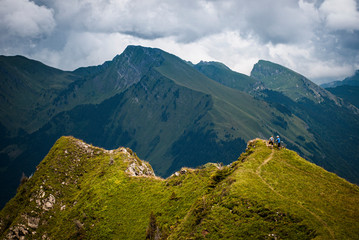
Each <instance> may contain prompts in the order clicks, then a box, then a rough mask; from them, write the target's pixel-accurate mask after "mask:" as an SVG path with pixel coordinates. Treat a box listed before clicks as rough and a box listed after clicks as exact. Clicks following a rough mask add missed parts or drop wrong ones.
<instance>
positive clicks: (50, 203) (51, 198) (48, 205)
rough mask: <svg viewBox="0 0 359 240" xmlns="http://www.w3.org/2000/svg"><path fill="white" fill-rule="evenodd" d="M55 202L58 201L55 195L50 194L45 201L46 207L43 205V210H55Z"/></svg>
mask: <svg viewBox="0 0 359 240" xmlns="http://www.w3.org/2000/svg"><path fill="white" fill-rule="evenodd" d="M55 202H56V199H55V197H54V195H52V194H50V195H49V196H48V197H47V198H46V199H45V200H43V203H44V205H42V209H44V210H45V211H48V210H50V209H51V208H53V206H54V204H55Z"/></svg>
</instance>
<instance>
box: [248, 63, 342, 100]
mask: <svg viewBox="0 0 359 240" xmlns="http://www.w3.org/2000/svg"><path fill="white" fill-rule="evenodd" d="M251 77H253V78H255V79H257V80H259V81H261V82H263V84H264V86H265V87H266V88H268V89H271V90H273V91H278V92H281V93H283V94H284V95H285V96H287V97H289V98H291V99H292V100H294V101H296V102H297V101H300V100H303V99H308V100H310V101H313V102H316V103H321V102H323V101H324V98H328V99H331V100H332V101H335V102H338V100H337V99H336V97H335V96H334V95H332V94H330V93H329V92H327V91H325V90H324V89H323V88H321V87H319V86H318V85H316V84H315V83H313V82H311V81H310V80H309V79H307V78H305V77H304V76H302V75H300V74H298V73H296V72H294V71H292V70H290V69H288V68H286V67H283V66H281V65H279V64H275V63H272V62H269V61H264V60H260V61H258V63H256V64H255V65H254V67H253V69H252V71H251Z"/></svg>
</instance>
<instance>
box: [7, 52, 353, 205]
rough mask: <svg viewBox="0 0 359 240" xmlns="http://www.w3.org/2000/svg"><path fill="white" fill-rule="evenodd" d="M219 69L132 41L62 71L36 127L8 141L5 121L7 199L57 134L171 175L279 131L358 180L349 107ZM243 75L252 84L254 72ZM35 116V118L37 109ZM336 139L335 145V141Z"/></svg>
mask: <svg viewBox="0 0 359 240" xmlns="http://www.w3.org/2000/svg"><path fill="white" fill-rule="evenodd" d="M210 65H211V66H212V67H218V66H219V65H218V64H213V63H211V64H210ZM275 67H276V66H274V67H273V68H272V69H271V72H274V73H275V71H276V68H275ZM220 68H221V71H218V72H215V73H216V74H217V75H216V76H217V77H216V78H215V77H213V76H211V75H210V73H209V72H208V71H207V70H206V69H204V68H203V69H202V70H201V71H198V69H196V68H195V66H194V65H190V64H188V63H187V62H185V61H183V60H182V59H180V58H178V57H176V56H175V55H173V54H170V53H166V52H164V51H162V50H160V49H153V48H145V47H140V46H129V47H128V48H126V50H125V51H124V52H123V53H122V54H120V55H117V56H116V57H114V59H113V60H112V61H108V62H105V63H104V64H102V65H99V66H95V67H88V68H80V69H77V70H75V71H74V72H70V73H68V72H66V73H64V74H70V75H69V76H71V77H73V78H66V79H65V81H66V83H67V84H64V86H65V87H64V89H62V90H61V91H59V93H56V94H54V95H53V96H52V100H51V101H49V102H47V103H48V104H49V105H46V107H47V108H46V109H47V110H46V111H45V112H46V113H49V115H46V117H44V118H39V120H38V122H39V123H41V124H39V128H38V130H36V131H29V129H26V128H24V129H21V128H20V129H17V130H16V131H18V132H19V133H18V134H17V135H16V136H15V137H14V136H10V135H9V134H8V133H7V131H9V129H7V127H9V126H6V124H5V125H4V124H2V122H1V124H2V125H0V131H2V132H1V133H2V135H1V137H0V147H1V148H0V157H1V160H2V161H1V164H2V165H1V168H0V170H1V173H2V174H1V175H0V182H1V189H2V190H3V191H4V192H7V194H8V195H7V199H6V200H3V202H5V201H7V200H8V199H9V198H10V195H11V194H12V193H13V192H14V190H15V189H16V187H17V185H18V179H19V178H20V177H21V175H22V172H25V173H26V174H27V175H29V174H31V172H33V170H34V169H35V166H36V165H37V164H38V162H39V161H40V159H42V158H43V157H44V156H45V155H46V153H47V152H48V151H49V149H50V148H51V146H52V145H53V143H54V142H55V141H56V140H57V139H58V138H59V137H61V136H63V135H73V136H75V137H77V138H80V139H84V140H85V141H86V142H89V143H91V144H94V145H96V146H100V147H103V148H107V149H108V148H113V147H116V146H119V145H122V146H127V147H130V148H131V149H133V150H134V151H135V152H136V153H137V154H138V155H139V156H140V157H141V158H142V159H146V160H147V161H149V162H150V163H151V165H152V166H153V168H154V169H155V171H156V173H157V174H158V175H161V176H169V175H171V174H172V173H173V172H175V171H177V170H179V169H180V168H181V167H182V166H188V167H196V166H199V165H203V164H204V163H205V162H208V161H217V159H221V162H223V163H224V164H228V163H229V162H230V161H231V160H232V159H234V157H235V156H236V154H238V152H242V151H244V150H245V148H246V142H247V141H248V140H250V139H253V138H255V137H258V136H259V137H262V138H267V137H269V136H270V135H278V134H279V135H280V136H281V137H282V140H283V141H284V143H285V144H286V145H287V146H288V147H290V148H291V149H294V150H296V151H297V152H298V153H300V154H301V156H304V157H306V159H309V160H311V161H313V162H316V163H318V164H320V165H321V166H324V167H325V168H326V169H328V170H331V171H333V172H336V173H338V174H340V175H341V176H344V177H346V179H349V180H350V181H352V182H357V181H358V180H357V176H358V175H357V172H358V171H359V169H357V164H356V162H357V161H358V159H359V158H358V157H357V156H358V153H357V150H356V148H355V147H351V146H354V145H353V144H355V142H356V141H357V139H358V136H357V134H356V133H357V132H358V130H357V127H355V126H358V125H356V121H357V118H356V117H355V116H353V114H352V113H351V112H350V110H349V109H347V108H344V107H340V106H337V105H335V104H333V103H332V102H330V101H326V99H325V98H323V99H324V101H322V102H321V103H320V104H319V103H317V101H314V102H313V101H311V100H310V99H308V98H303V99H302V100H301V101H297V102H296V101H294V100H293V99H292V98H290V97H291V96H288V95H285V94H284V93H283V92H280V91H275V90H274V89H270V88H268V87H266V88H265V87H264V85H263V84H262V83H259V84H258V85H256V84H255V85H251V84H249V85H248V84H247V83H246V82H243V83H241V82H240V81H241V80H240V79H241V78H240V77H238V76H242V75H238V74H237V73H235V72H233V71H231V70H230V69H229V68H226V67H223V65H220ZM18 73H21V71H20V70H19V72H18ZM60 73H61V74H62V73H63V72H60ZM19 75H20V74H19ZM222 76H223V77H222ZM228 76H235V77H236V79H237V77H238V79H237V80H236V84H237V83H238V85H237V87H238V86H240V87H241V88H243V89H245V90H244V91H242V90H239V89H235V87H234V86H233V85H230V84H227V85H226V86H225V84H224V83H225V82H229V83H230V82H231V78H227V77H228ZM290 76H291V75H290ZM293 76H294V79H298V75H297V74H294V75H293ZM277 77H281V76H277ZM300 78H301V77H299V80H300ZM1 79H3V78H1ZM58 79H60V78H58ZM246 79H247V80H248V79H250V82H252V78H251V77H249V76H248V77H246ZM221 80H223V81H222V82H220V81H221ZM232 80H233V79H232ZM254 82H256V83H257V82H260V80H258V79H256V80H255V81H254ZM253 88H254V89H253ZM305 91H307V90H305ZM305 91H304V90H303V92H304V95H305V93H306V92H305ZM307 92H308V91H307ZM308 93H311V92H308ZM44 102H45V101H44ZM35 105H36V104H35ZM48 110H49V111H48ZM326 112H329V114H328V113H327V114H324V113H326ZM19 114H21V111H20V112H18V113H16V114H14V115H15V116H16V115H19ZM32 114H33V116H40V115H38V114H39V113H38V112H36V111H35V112H32ZM337 114H339V116H338V117H335V118H333V117H332V116H336V115H337ZM328 116H330V118H329V120H327V118H328ZM33 119H37V118H36V117H34V118H33ZM324 121H326V123H324ZM332 126H338V130H337V131H336V130H335V129H336V128H333V127H332ZM10 129H11V127H10ZM16 131H15V132H16ZM338 135H339V138H338V140H339V141H338V140H334V139H336V138H337V136H338ZM342 135H343V136H342ZM332 138H333V139H332ZM348 139H350V141H349V140H348ZM358 141H359V140H358ZM333 146H338V147H335V148H333ZM341 149H343V151H344V153H343V154H342V150H341ZM344 149H345V150H344Z"/></svg>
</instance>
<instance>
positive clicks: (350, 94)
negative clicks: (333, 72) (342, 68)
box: [321, 70, 359, 108]
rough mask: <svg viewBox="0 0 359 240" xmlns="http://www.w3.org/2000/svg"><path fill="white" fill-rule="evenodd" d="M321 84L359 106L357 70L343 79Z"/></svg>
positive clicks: (358, 74) (358, 75)
mask: <svg viewBox="0 0 359 240" xmlns="http://www.w3.org/2000/svg"><path fill="white" fill-rule="evenodd" d="M321 86H322V87H324V88H326V90H328V91H329V92H331V93H333V94H335V95H336V96H338V97H340V98H342V99H344V100H346V101H348V102H350V103H351V104H353V105H354V106H356V107H357V108H359V70H357V71H356V72H355V74H354V75H353V76H351V77H348V78H346V79H344V80H343V81H335V82H331V83H327V84H322V85H321Z"/></svg>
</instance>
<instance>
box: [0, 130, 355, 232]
mask: <svg viewBox="0 0 359 240" xmlns="http://www.w3.org/2000/svg"><path fill="white" fill-rule="evenodd" d="M358 199H359V188H358V186H356V185H353V184H350V183H349V182H347V181H346V180H344V179H342V178H339V177H338V176H336V175H335V174H333V173H329V172H327V171H326V170H324V169H322V168H321V167H318V166H316V165H315V164H312V163H309V162H308V161H306V160H304V159H302V158H301V157H299V155H298V154H296V153H295V152H293V151H290V150H287V149H285V148H283V149H280V150H279V149H277V148H276V147H274V148H272V147H271V146H269V145H267V143H266V141H264V140H261V139H255V140H252V141H249V142H248V146H247V151H246V152H245V153H243V154H242V155H241V156H240V157H239V158H238V160H237V161H235V162H233V163H231V164H230V165H228V166H224V165H221V164H218V163H217V164H214V163H208V164H206V165H204V166H202V167H200V168H197V169H191V168H182V169H181V170H180V171H178V172H175V173H174V174H173V175H172V176H170V177H168V178H167V179H162V178H158V177H155V176H154V174H153V170H152V168H151V166H150V165H149V164H148V163H147V162H144V161H142V160H140V159H139V158H138V157H137V155H136V154H135V153H134V152H133V151H132V150H131V149H128V148H123V147H120V148H117V149H115V150H105V149H102V148H98V147H95V146H92V145H90V144H86V143H85V142H83V141H81V140H78V139H75V138H73V137H61V138H60V139H58V141H57V142H56V143H55V145H54V146H53V147H52V148H51V150H50V152H49V153H48V155H47V156H46V158H45V159H44V160H43V161H42V162H41V163H40V164H39V166H38V167H37V170H36V172H35V173H34V175H33V176H32V177H31V178H29V179H27V180H26V179H24V181H23V184H22V185H21V186H20V187H19V189H18V192H17V195H16V196H15V197H14V198H13V199H12V200H11V201H9V203H8V204H7V205H6V206H5V208H4V209H2V210H1V212H0V235H1V236H2V238H6V239H17V238H21V237H25V238H26V239H38V238H42V239H53V238H61V239H72V238H83V239H100V238H107V239H108V238H110V239H124V238H130V239H144V238H146V237H147V238H150V239H154V238H155V236H156V238H157V239H188V238H210V239H221V238H222V239H223V238H227V239H228V238H233V237H235V238H237V239H238V238H248V237H249V238H255V239H257V238H265V237H267V238H272V239H274V238H290V239H293V238H296V239H298V238H299V239H313V238H314V239H338V238H339V239H355V238H356V237H358V236H359V232H358V229H359V228H358V222H357V221H356V216H357V213H358V212H359V209H358V205H357V204H355V202H357V201H358ZM339 213H340V214H339Z"/></svg>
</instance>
